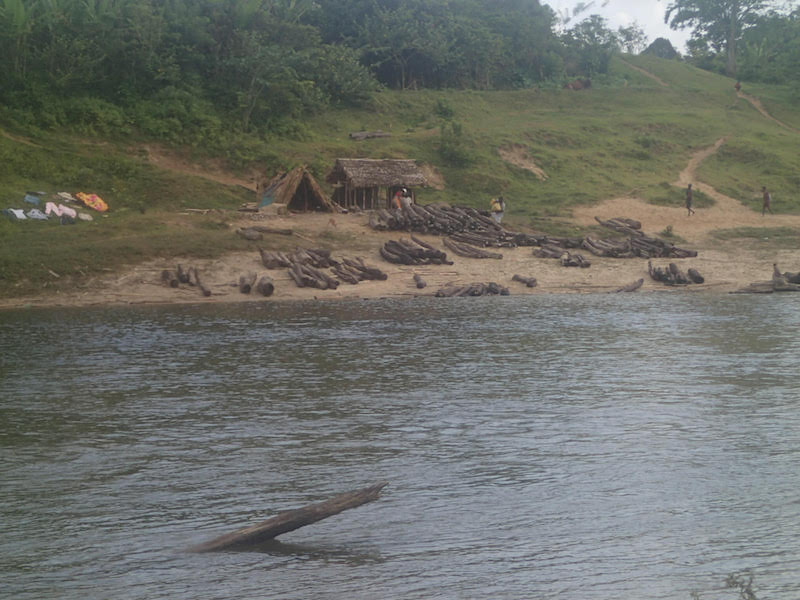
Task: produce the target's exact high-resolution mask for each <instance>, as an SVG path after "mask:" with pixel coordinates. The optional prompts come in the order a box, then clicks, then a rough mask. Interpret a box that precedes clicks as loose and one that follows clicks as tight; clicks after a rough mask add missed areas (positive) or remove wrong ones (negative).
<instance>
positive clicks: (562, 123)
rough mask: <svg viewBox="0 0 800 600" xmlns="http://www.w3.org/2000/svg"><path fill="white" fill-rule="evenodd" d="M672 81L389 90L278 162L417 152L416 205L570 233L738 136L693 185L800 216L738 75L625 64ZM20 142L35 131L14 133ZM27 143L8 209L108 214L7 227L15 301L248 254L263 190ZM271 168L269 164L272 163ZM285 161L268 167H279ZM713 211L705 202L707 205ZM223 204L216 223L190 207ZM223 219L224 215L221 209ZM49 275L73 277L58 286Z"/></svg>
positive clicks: (291, 145) (0, 175)
mask: <svg viewBox="0 0 800 600" xmlns="http://www.w3.org/2000/svg"><path fill="white" fill-rule="evenodd" d="M625 60H627V61H628V62H630V63H631V64H634V65H637V66H640V67H642V68H645V69H647V70H648V71H650V72H652V73H654V74H655V75H657V76H658V77H660V78H661V79H662V80H664V81H665V82H666V83H667V84H668V86H667V87H664V86H661V85H659V84H658V83H657V82H656V81H654V80H652V79H651V78H648V77H646V76H644V75H643V74H641V73H639V72H637V71H635V70H633V69H631V68H630V67H629V66H627V65H626V64H624V63H623V62H622V61H615V62H614V63H613V65H612V69H611V72H610V73H609V75H608V76H606V77H605V78H604V79H603V80H602V81H598V82H595V87H594V88H593V89H591V90H587V91H580V92H574V91H566V90H562V89H557V88H553V89H536V90H524V91H517V92H472V91H422V92H385V93H382V94H381V95H380V96H379V97H378V98H376V100H375V102H374V105H373V106H372V107H371V108H370V110H365V111H345V110H340V111H331V112H330V113H327V114H323V115H318V116H317V117H315V118H313V119H312V120H310V121H309V123H308V124H307V128H306V131H307V133H306V135H305V136H303V139H299V140H273V141H271V144H270V151H271V156H273V157H275V156H278V157H280V159H279V160H280V163H281V164H282V166H284V167H291V166H294V165H296V164H299V163H305V164H307V165H309V166H310V168H311V169H312V171H313V172H314V173H315V174H316V175H317V176H318V177H319V179H320V180H323V179H324V175H325V174H326V172H327V170H328V169H329V168H330V166H331V165H332V163H333V161H334V159H335V158H337V157H372V158H384V157H386V158H400V157H413V158H416V159H418V160H421V161H424V162H427V163H430V164H432V165H434V166H436V167H437V168H438V169H439V170H440V172H441V173H442V175H443V177H444V179H445V182H446V189H445V190H440V191H437V190H433V189H428V190H423V191H421V193H420V200H421V201H422V202H423V203H424V202H431V201H439V200H443V201H449V202H455V203H463V204H472V205H475V206H478V207H481V208H485V207H486V204H487V202H488V198H489V197H490V196H492V195H496V194H500V193H502V194H503V195H505V196H506V198H507V199H508V200H509V217H510V222H511V223H512V224H514V225H516V226H531V227H535V228H537V229H540V230H541V229H548V228H551V229H553V228H557V227H560V228H561V230H563V225H560V226H559V221H560V219H559V218H560V217H564V216H566V215H568V213H569V209H570V207H571V206H574V205H576V204H582V203H594V202H598V201H601V200H603V199H605V198H608V197H613V196H617V195H621V194H629V193H635V194H636V195H638V196H640V197H642V198H645V199H646V200H648V201H651V202H654V203H659V204H674V205H676V206H679V205H681V204H682V201H683V194H682V192H681V191H680V190H677V189H676V188H674V187H672V186H671V185H670V184H671V182H673V181H675V180H676V179H677V174H678V172H679V171H680V170H681V169H683V168H684V167H685V166H686V163H687V161H688V160H689V157H690V155H691V153H692V152H693V151H694V150H697V149H699V148H703V147H706V146H709V145H711V144H713V143H714V142H715V141H716V140H717V139H719V138H720V137H723V136H727V137H728V142H727V143H726V144H725V146H723V148H722V150H721V151H720V152H719V153H718V154H717V155H716V156H714V157H712V158H710V159H708V160H707V161H706V162H704V163H703V165H702V166H701V168H700V171H699V173H698V176H699V178H700V179H701V180H703V181H705V182H707V183H709V184H711V185H712V186H714V187H715V188H717V189H718V190H720V191H722V192H724V193H726V194H728V195H730V196H732V197H734V198H738V199H740V200H742V201H743V202H745V203H746V204H748V205H750V206H752V207H753V208H754V209H755V208H758V207H759V206H760V200H759V195H758V190H759V189H760V186H761V185H767V186H769V188H770V189H771V190H772V193H773V199H774V204H773V206H774V208H775V209H776V210H777V211H780V212H800V198H798V197H797V195H796V193H795V191H796V189H797V187H798V183H800V179H798V173H800V156H798V153H797V152H796V147H797V142H798V135H797V134H794V133H792V132H789V131H786V130H785V129H783V128H781V127H780V126H778V125H777V124H775V123H772V122H770V121H768V120H767V119H765V118H763V117H762V116H761V115H759V114H758V113H757V112H756V111H755V109H753V108H752V107H751V106H750V105H749V104H748V103H747V102H745V101H744V100H741V99H738V98H737V97H736V96H735V95H734V92H733V86H732V84H733V81H732V80H730V79H727V78H724V77H721V76H717V75H714V74H710V73H707V72H704V71H700V70H697V69H694V68H692V67H689V66H687V65H684V64H681V63H678V62H674V61H664V60H660V59H655V58H649V57H626V59H625ZM746 91H747V92H748V93H751V94H753V95H756V96H760V97H763V99H764V104H765V106H766V107H767V108H768V109H770V110H772V111H774V114H775V115H776V116H777V117H778V118H781V119H783V120H784V121H785V122H787V123H789V124H790V125H792V126H795V127H797V126H798V125H800V118H798V111H797V109H796V107H795V106H792V105H791V104H789V102H788V99H789V98H790V95H789V93H788V92H787V90H784V89H781V88H774V87H766V86H760V87H758V88H748V89H747V90H746ZM437 105H438V106H439V107H440V108H441V107H442V106H445V107H447V108H449V109H450V110H451V111H452V113H453V115H454V117H453V118H454V120H455V121H457V122H458V123H460V124H461V125H462V127H463V132H464V134H463V137H464V139H463V142H462V146H463V149H464V150H465V151H466V152H467V153H468V154H469V155H470V156H471V157H472V159H473V162H472V164H471V165H470V166H469V167H466V168H455V167H448V166H446V165H443V164H442V161H441V159H440V157H439V154H438V145H439V140H440V136H439V126H440V124H441V119H440V118H439V117H438V116H437V112H441V110H439V111H437ZM374 129H383V130H384V131H389V132H391V133H392V137H391V138H379V139H372V140H366V141H363V142H352V141H350V140H349V139H348V133H349V132H351V131H355V130H374ZM15 133H16V134H17V136H20V135H25V132H15ZM28 139H29V141H30V142H32V143H24V142H23V141H19V140H12V139H9V138H7V137H3V136H0V204H2V205H3V206H2V207H3V208H5V207H7V206H12V207H21V206H22V205H23V204H22V201H21V199H22V196H23V195H24V192H25V191H26V190H44V191H48V192H55V191H61V190H64V191H70V192H73V193H74V192H77V191H81V190H82V191H91V192H96V193H98V194H100V195H101V196H102V197H103V198H105V199H106V200H107V201H108V202H109V205H110V206H111V208H112V210H111V211H110V212H109V214H108V215H107V216H102V217H101V216H99V215H96V216H97V218H96V220H95V221H94V222H93V223H90V224H87V223H78V224H76V225H75V226H69V227H68V226H61V225H58V224H56V223H49V222H48V223H14V222H11V221H8V220H6V219H5V218H2V219H0V294H2V295H17V294H24V293H30V292H32V291H35V290H38V289H40V288H41V286H42V285H43V284H44V282H48V283H49V285H55V286H58V285H66V284H68V283H69V282H67V279H77V280H78V281H80V280H81V278H85V276H86V275H91V274H92V273H93V272H94V273H96V272H104V271H108V270H116V269H118V268H119V267H120V266H121V265H124V264H131V263H135V262H139V261H141V260H146V259H149V258H155V257H161V256H163V257H169V258H174V257H181V256H187V257H188V256H213V255H216V254H219V253H222V252H225V251H228V250H233V249H238V248H244V247H246V246H245V243H244V242H243V241H242V240H240V239H239V238H238V237H237V236H235V235H232V234H231V231H230V230H229V228H228V226H227V223H226V218H227V217H228V216H229V213H227V211H232V210H234V209H235V208H236V207H237V206H238V205H239V203H241V202H243V201H248V200H252V197H251V196H250V195H249V194H248V193H247V192H245V191H243V190H241V189H239V188H232V187H226V186H222V185H219V184H216V183H212V182H208V181H206V180H202V179H198V178H194V177H189V176H185V175H178V174H173V173H168V172H164V171H160V170H158V169H156V168H154V167H152V166H151V165H148V164H147V163H146V162H145V161H144V160H143V159H142V157H140V156H136V155H131V154H130V151H129V150H127V149H126V148H125V147H124V146H122V145H120V144H115V143H111V142H107V141H106V142H100V141H96V142H91V143H86V142H85V141H83V142H81V141H78V140H75V139H71V138H68V137H64V136H59V135H57V134H48V135H41V134H40V135H39V136H34V137H32V138H31V137H30V136H28ZM511 144H515V145H522V146H524V148H525V149H526V150H527V152H528V155H529V156H530V157H531V158H532V159H533V160H535V162H536V163H537V165H538V166H540V167H541V168H542V169H543V170H544V171H545V172H546V173H547V175H548V179H547V180H545V181H540V180H539V179H538V178H537V177H536V176H535V175H534V174H533V173H530V172H528V171H527V170H524V169H521V168H518V167H515V166H512V165H510V164H508V163H506V162H504V161H503V160H502V159H501V158H500V156H499V155H498V153H497V148H498V147H500V146H506V145H511ZM273 161H274V158H273ZM274 168H275V165H274V162H273V164H272V166H271V167H270V169H271V170H274ZM704 202H710V200H706V199H704V198H700V197H698V198H697V200H696V203H697V204H698V205H702V203H704ZM186 207H192V208H216V209H221V210H219V211H214V212H212V213H209V214H208V215H206V216H199V215H192V216H189V217H187V216H183V215H181V214H180V211H181V209H182V208H186ZM226 213H227V214H226ZM48 269H49V270H51V271H55V272H57V273H59V274H61V275H75V276H77V277H76V278H66V277H64V278H58V279H54V278H53V276H52V275H51V274H49V272H48Z"/></svg>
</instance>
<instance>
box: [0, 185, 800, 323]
mask: <svg viewBox="0 0 800 600" xmlns="http://www.w3.org/2000/svg"><path fill="white" fill-rule="evenodd" d="M677 193H679V191H678V192H677ZM732 208H733V207H727V210H726V207H725V206H724V202H723V203H720V201H719V200H717V205H715V206H714V207H712V208H710V209H707V210H698V211H697V214H696V215H694V216H692V217H686V216H685V210H684V209H679V208H664V207H654V206H652V205H648V204H645V203H643V202H641V201H639V200H636V199H634V198H617V199H614V200H610V201H608V202H606V203H603V204H601V205H599V206H594V207H587V208H583V209H580V210H578V211H576V212H575V215H574V221H575V222H576V223H578V224H584V225H587V224H591V223H595V221H594V215H598V216H600V217H601V218H612V217H619V216H625V217H628V218H633V219H636V220H639V221H641V222H642V225H643V229H644V230H645V231H646V232H647V233H648V234H657V233H658V232H659V231H662V230H663V229H664V228H665V227H666V226H667V225H672V227H673V231H674V232H675V234H677V235H679V236H681V238H683V239H684V240H686V242H681V243H680V244H679V245H680V246H681V247H685V248H690V249H694V250H697V251H698V253H699V254H698V256H697V257H696V258H688V259H681V260H675V259H672V260H667V259H656V260H654V261H653V264H654V265H657V266H666V265H667V264H668V263H669V262H676V263H677V264H679V266H680V267H681V268H682V269H684V270H686V269H688V268H689V267H693V268H695V269H697V270H698V271H699V272H700V273H701V274H702V275H703V276H704V277H705V279H706V283H704V284H701V285H691V286H688V287H685V288H672V287H667V286H664V285H663V284H661V283H658V282H655V281H652V280H650V279H649V277H648V275H647V260H645V259H612V258H599V257H595V256H591V255H589V254H588V253H585V252H584V255H585V256H586V257H587V258H589V259H590V260H591V262H592V266H591V267H590V268H588V269H581V268H570V267H562V266H561V265H560V263H559V261H558V260H556V259H542V258H536V257H534V256H533V249H532V248H530V247H520V248H513V249H505V248H504V249H502V250H500V252H501V253H502V255H503V258H502V259H499V260H497V259H471V258H463V257H460V256H455V255H453V254H452V253H451V252H448V257H449V258H450V259H451V260H453V262H454V264H453V265H441V266H437V265H426V266H421V267H411V266H402V265H393V264H390V263H388V262H386V261H384V260H383V259H382V258H381V257H380V255H379V253H378V249H379V248H380V247H381V245H382V244H383V243H384V242H386V241H387V240H389V239H399V238H401V237H405V238H408V235H409V234H408V233H403V232H378V231H374V230H372V229H371V228H370V227H369V225H368V221H367V215H366V214H347V215H336V216H335V217H333V218H331V215H328V214H308V215H289V216H271V217H264V216H260V215H253V216H251V215H247V214H241V216H238V218H237V220H236V221H235V222H232V223H231V235H235V233H234V230H235V229H236V228H237V227H245V226H248V225H253V224H256V223H258V224H261V225H265V226H268V227H271V228H275V229H291V230H293V231H294V232H296V235H295V236H292V242H293V243H295V245H296V246H298V247H306V248H310V247H328V248H333V256H334V257H339V258H341V257H356V256H358V257H361V258H363V259H364V260H365V261H366V262H367V263H368V264H370V265H373V266H376V267H378V268H379V269H381V270H382V271H384V272H385V273H387V275H388V279H387V280H386V281H365V282H361V283H359V284H358V285H349V284H346V283H343V284H341V285H340V286H339V287H338V289H336V290H318V289H311V288H298V287H297V286H296V285H295V284H294V282H293V281H292V280H291V279H290V277H289V276H288V274H287V273H286V271H285V270H271V271H268V270H267V269H265V268H264V266H263V265H262V263H261V259H260V255H259V252H258V246H259V244H260V242H252V250H251V251H248V252H241V253H234V254H228V255H226V256H223V257H221V258H219V259H216V260H206V261H187V260H185V259H183V260H182V259H180V258H177V257H170V258H168V259H166V258H165V259H163V260H158V261H153V262H150V263H146V264H141V265H138V266H136V267H134V268H132V269H130V270H129V271H127V272H124V273H119V274H114V275H109V276H107V277H101V278H94V279H92V280H90V281H88V282H87V283H86V284H85V287H83V288H81V289H77V290H76V291H75V292H71V293H63V292H61V293H50V294H43V295H40V296H36V297H24V298H13V299H3V300H0V308H18V307H26V306H42V307H43V306H51V307H52V306H94V305H113V304H161V303H164V304H177V303H219V302H252V301H262V302H274V301H294V300H314V299H318V300H343V299H365V298H382V297H415V296H425V295H433V294H435V293H436V291H437V290H438V289H440V288H442V287H445V286H446V285H449V284H468V283H473V282H484V283H486V282H489V281H494V282H497V283H499V284H500V285H504V286H507V287H508V288H509V290H510V293H511V294H512V295H519V294H547V293H605V292H613V291H614V290H616V289H618V288H620V287H622V286H624V285H627V284H629V283H632V282H634V281H636V280H638V279H640V278H644V280H645V281H644V285H643V286H642V288H641V289H640V290H639V291H638V292H637V293H647V292H654V291H658V292H669V291H676V290H678V289H685V290H689V291H693V292H704V291H705V292H715V293H727V292H731V291H735V290H737V289H740V288H742V287H744V286H746V285H748V284H750V283H752V282H754V281H759V280H766V279H769V277H770V276H771V272H772V263H773V262H777V263H778V264H779V265H780V266H781V268H782V269H783V270H795V271H796V270H800V251H797V250H785V249H776V248H774V247H773V245H772V244H770V242H769V240H761V241H752V242H750V243H748V244H747V245H746V246H745V245H744V244H742V243H721V242H720V241H718V240H715V239H714V238H713V237H711V235H710V234H711V233H712V232H713V231H714V229H717V228H719V227H720V226H721V225H722V224H723V222H724V224H725V225H726V227H731V226H745V225H747V226H763V227H778V226H796V227H800V218H798V217H793V216H773V217H770V216H767V217H761V215H759V214H756V213H753V212H752V211H748V210H747V209H746V208H744V207H741V209H736V210H735V211H733V210H732ZM728 211H730V212H728ZM723 212H727V214H724V215H723V214H719V213H723ZM734 213H735V214H734ZM721 221H722V222H721ZM265 235H274V234H265ZM765 236H766V234H765ZM418 237H420V238H421V239H423V240H425V241H427V242H428V243H430V244H432V245H434V246H436V247H438V248H441V249H443V250H445V251H446V249H445V248H444V246H443V245H442V240H441V238H439V237H437V236H423V235H421V236H418ZM312 241H316V242H317V243H311V242H312ZM178 263H182V264H183V265H184V266H185V267H188V266H195V267H197V268H199V269H200V272H201V274H202V279H203V283H204V284H205V285H206V286H207V287H208V288H209V289H210V290H211V292H212V294H211V296H210V297H203V296H202V294H201V293H200V292H199V290H198V289H197V288H195V287H190V286H183V285H182V286H180V287H179V288H177V289H175V288H170V287H168V286H167V285H165V284H164V283H163V282H162V281H161V277H160V275H161V272H162V270H164V269H166V268H172V269H174V268H175V267H176V265H177V264H178ZM248 271H253V272H256V273H258V275H259V276H261V275H269V276H270V277H272V279H273V280H274V282H275V293H274V294H273V295H272V296H271V297H269V298H264V297H262V296H260V295H258V294H256V293H251V294H249V295H245V294H242V293H240V292H239V290H238V287H237V286H236V282H238V280H239V276H240V275H242V274H244V273H247V272H248ZM415 273H418V274H420V275H421V276H422V277H423V278H424V279H425V281H426V282H427V283H428V286H427V287H426V288H424V289H422V290H419V289H417V287H416V285H415V283H414V280H413V275H414V274H415ZM515 274H519V275H523V276H526V277H535V278H536V279H537V280H538V286H537V287H535V288H527V287H525V286H524V285H523V284H521V283H517V282H514V281H512V277H513V276H514V275H515Z"/></svg>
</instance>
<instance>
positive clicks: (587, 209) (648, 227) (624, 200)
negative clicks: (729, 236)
mask: <svg viewBox="0 0 800 600" xmlns="http://www.w3.org/2000/svg"><path fill="white" fill-rule="evenodd" d="M726 140H727V138H720V139H718V140H717V141H716V142H715V143H714V145H713V146H709V147H707V148H702V149H700V150H698V151H696V152H695V153H694V154H692V156H691V158H690V160H689V163H688V164H687V165H686V168H685V169H684V170H683V171H681V172H680V173H679V175H678V180H677V181H675V182H674V183H673V185H674V186H676V190H675V202H676V206H656V205H653V204H648V203H646V202H644V201H643V200H641V199H639V198H635V197H630V196H623V197H619V198H613V199H610V200H607V201H605V202H602V203H600V204H598V205H594V206H582V207H579V208H576V209H575V210H574V211H573V217H574V219H575V221H576V222H577V223H578V224H580V225H584V226H586V225H594V224H596V221H595V219H594V217H595V216H597V217H599V218H601V219H612V218H615V217H627V218H630V219H636V220H637V221H641V222H642V227H643V228H644V229H645V231H647V232H650V233H659V232H661V231H663V230H664V229H666V228H667V227H668V226H671V227H672V230H673V232H674V233H675V234H676V235H679V236H681V237H682V238H684V239H686V240H690V241H691V242H694V243H705V242H708V241H709V239H708V238H709V236H710V234H711V233H712V232H713V231H716V230H719V229H732V228H736V227H800V215H769V214H768V215H767V216H765V217H762V216H761V214H760V213H758V212H756V211H754V210H751V209H749V208H747V207H746V206H745V205H743V204H742V203H741V202H739V201H738V200H736V199H735V198H731V197H730V196H726V195H725V194H722V193H720V192H718V191H717V190H715V189H714V188H713V187H711V186H710V185H707V184H705V183H703V182H700V181H697V169H698V167H699V166H700V164H701V163H702V162H703V161H704V160H705V159H706V158H708V157H709V156H711V155H712V154H714V153H715V152H717V151H718V150H719V149H720V147H721V146H722V145H723V144H724V143H725V141H726ZM688 183H692V184H693V186H694V187H695V189H697V190H700V191H701V192H703V193H704V194H706V195H707V196H709V197H711V198H712V199H713V200H714V205H713V206H711V207H709V208H696V209H695V210H696V211H697V214H695V215H693V216H691V217H689V216H687V214H686V213H687V211H686V209H685V208H684V206H683V199H684V192H683V188H685V187H686V185H687V184H688Z"/></svg>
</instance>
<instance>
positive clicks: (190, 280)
mask: <svg viewBox="0 0 800 600" xmlns="http://www.w3.org/2000/svg"><path fill="white" fill-rule="evenodd" d="M161 281H163V282H164V283H165V284H167V285H168V286H169V287H172V288H176V287H178V286H179V285H180V284H182V283H185V284H188V285H190V286H192V287H197V289H199V290H200V293H201V294H203V296H205V297H206V298H207V297H208V296H210V295H211V290H209V289H208V288H207V287H206V286H204V285H203V282H202V281H200V271H199V269H197V267H189V268H188V269H186V270H184V268H183V265H178V268H177V269H176V270H175V271H172V270H170V269H164V270H163V271H161Z"/></svg>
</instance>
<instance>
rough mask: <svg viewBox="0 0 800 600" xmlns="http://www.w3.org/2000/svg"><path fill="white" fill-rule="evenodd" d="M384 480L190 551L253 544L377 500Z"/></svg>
mask: <svg viewBox="0 0 800 600" xmlns="http://www.w3.org/2000/svg"><path fill="white" fill-rule="evenodd" d="M386 485H388V482H387V481H384V482H381V483H378V484H375V485H372V486H370V487H366V488H363V489H360V490H355V491H352V492H346V493H344V494H339V495H338V496H335V497H333V498H331V499H330V500H326V501H325V502H319V503H317V504H309V505H308V506H304V507H302V508H297V509H294V510H287V511H285V512H282V513H279V514H277V515H276V516H274V517H272V518H271V519H267V520H266V521H263V522H262V523H259V524H257V525H252V526H250V527H245V528H243V529H239V530H237V531H234V532H233V533H229V534H226V535H222V536H220V537H217V538H214V539H213V540H209V541H208V542H205V543H203V544H199V545H197V546H194V547H192V548H190V549H189V550H190V551H191V552H218V551H220V550H241V549H245V548H252V547H255V546H258V545H259V544H262V543H264V542H267V541H269V540H272V539H274V538H276V537H277V536H279V535H282V534H284V533H288V532H289V531H294V530H295V529H299V528H300V527H305V526H306V525H310V524H312V523H316V522H317V521H321V520H322V519H327V518H328V517H332V516H333V515H336V514H339V513H340V512H343V511H345V510H348V509H350V508H355V507H357V506H361V505H362V504H366V503H367V502H372V501H373V500H377V499H378V497H379V496H380V492H381V490H382V489H383V488H384V487H386Z"/></svg>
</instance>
